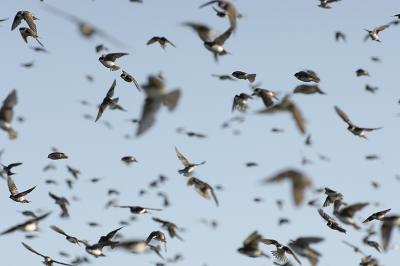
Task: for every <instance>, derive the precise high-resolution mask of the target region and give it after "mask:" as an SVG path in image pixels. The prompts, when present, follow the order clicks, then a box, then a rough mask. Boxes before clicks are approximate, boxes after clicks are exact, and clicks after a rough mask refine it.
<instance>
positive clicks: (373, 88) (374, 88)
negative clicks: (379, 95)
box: [365, 84, 379, 93]
mask: <svg viewBox="0 0 400 266" xmlns="http://www.w3.org/2000/svg"><path fill="white" fill-rule="evenodd" d="M365 90H366V91H368V92H370V93H375V92H377V91H378V90H379V87H376V86H375V87H374V86H371V85H369V84H367V85H365Z"/></svg>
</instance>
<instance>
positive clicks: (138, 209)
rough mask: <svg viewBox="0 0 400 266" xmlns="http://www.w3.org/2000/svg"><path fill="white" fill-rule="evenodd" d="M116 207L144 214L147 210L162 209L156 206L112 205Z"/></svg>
mask: <svg viewBox="0 0 400 266" xmlns="http://www.w3.org/2000/svg"><path fill="white" fill-rule="evenodd" d="M114 207H116V208H129V211H130V212H131V213H133V214H144V213H149V211H162V209H156V208H147V207H142V206H126V205H125V206H119V205H117V206H114Z"/></svg>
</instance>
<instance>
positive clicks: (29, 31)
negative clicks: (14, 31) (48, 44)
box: [19, 27, 44, 47]
mask: <svg viewBox="0 0 400 266" xmlns="http://www.w3.org/2000/svg"><path fill="white" fill-rule="evenodd" d="M19 33H20V34H21V37H22V39H23V40H24V41H25V43H28V37H32V38H34V39H35V40H36V41H37V42H38V43H39V44H40V45H41V46H43V47H44V45H43V43H41V41H39V36H38V34H37V32H36V31H33V30H32V29H30V28H25V27H21V28H19Z"/></svg>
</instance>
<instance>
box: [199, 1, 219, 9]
mask: <svg viewBox="0 0 400 266" xmlns="http://www.w3.org/2000/svg"><path fill="white" fill-rule="evenodd" d="M218 1H220V0H211V1H209V2H207V3H204V4H202V5H201V6H199V8H203V7H206V6H208V5H212V4H214V3H217V2H218Z"/></svg>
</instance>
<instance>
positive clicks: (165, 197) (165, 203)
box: [157, 191, 171, 208]
mask: <svg viewBox="0 0 400 266" xmlns="http://www.w3.org/2000/svg"><path fill="white" fill-rule="evenodd" d="M157 196H159V197H161V198H162V200H163V207H164V208H167V207H169V206H170V205H171V203H170V201H169V198H168V195H167V194H165V193H164V192H161V191H159V192H158V193H157Z"/></svg>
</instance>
